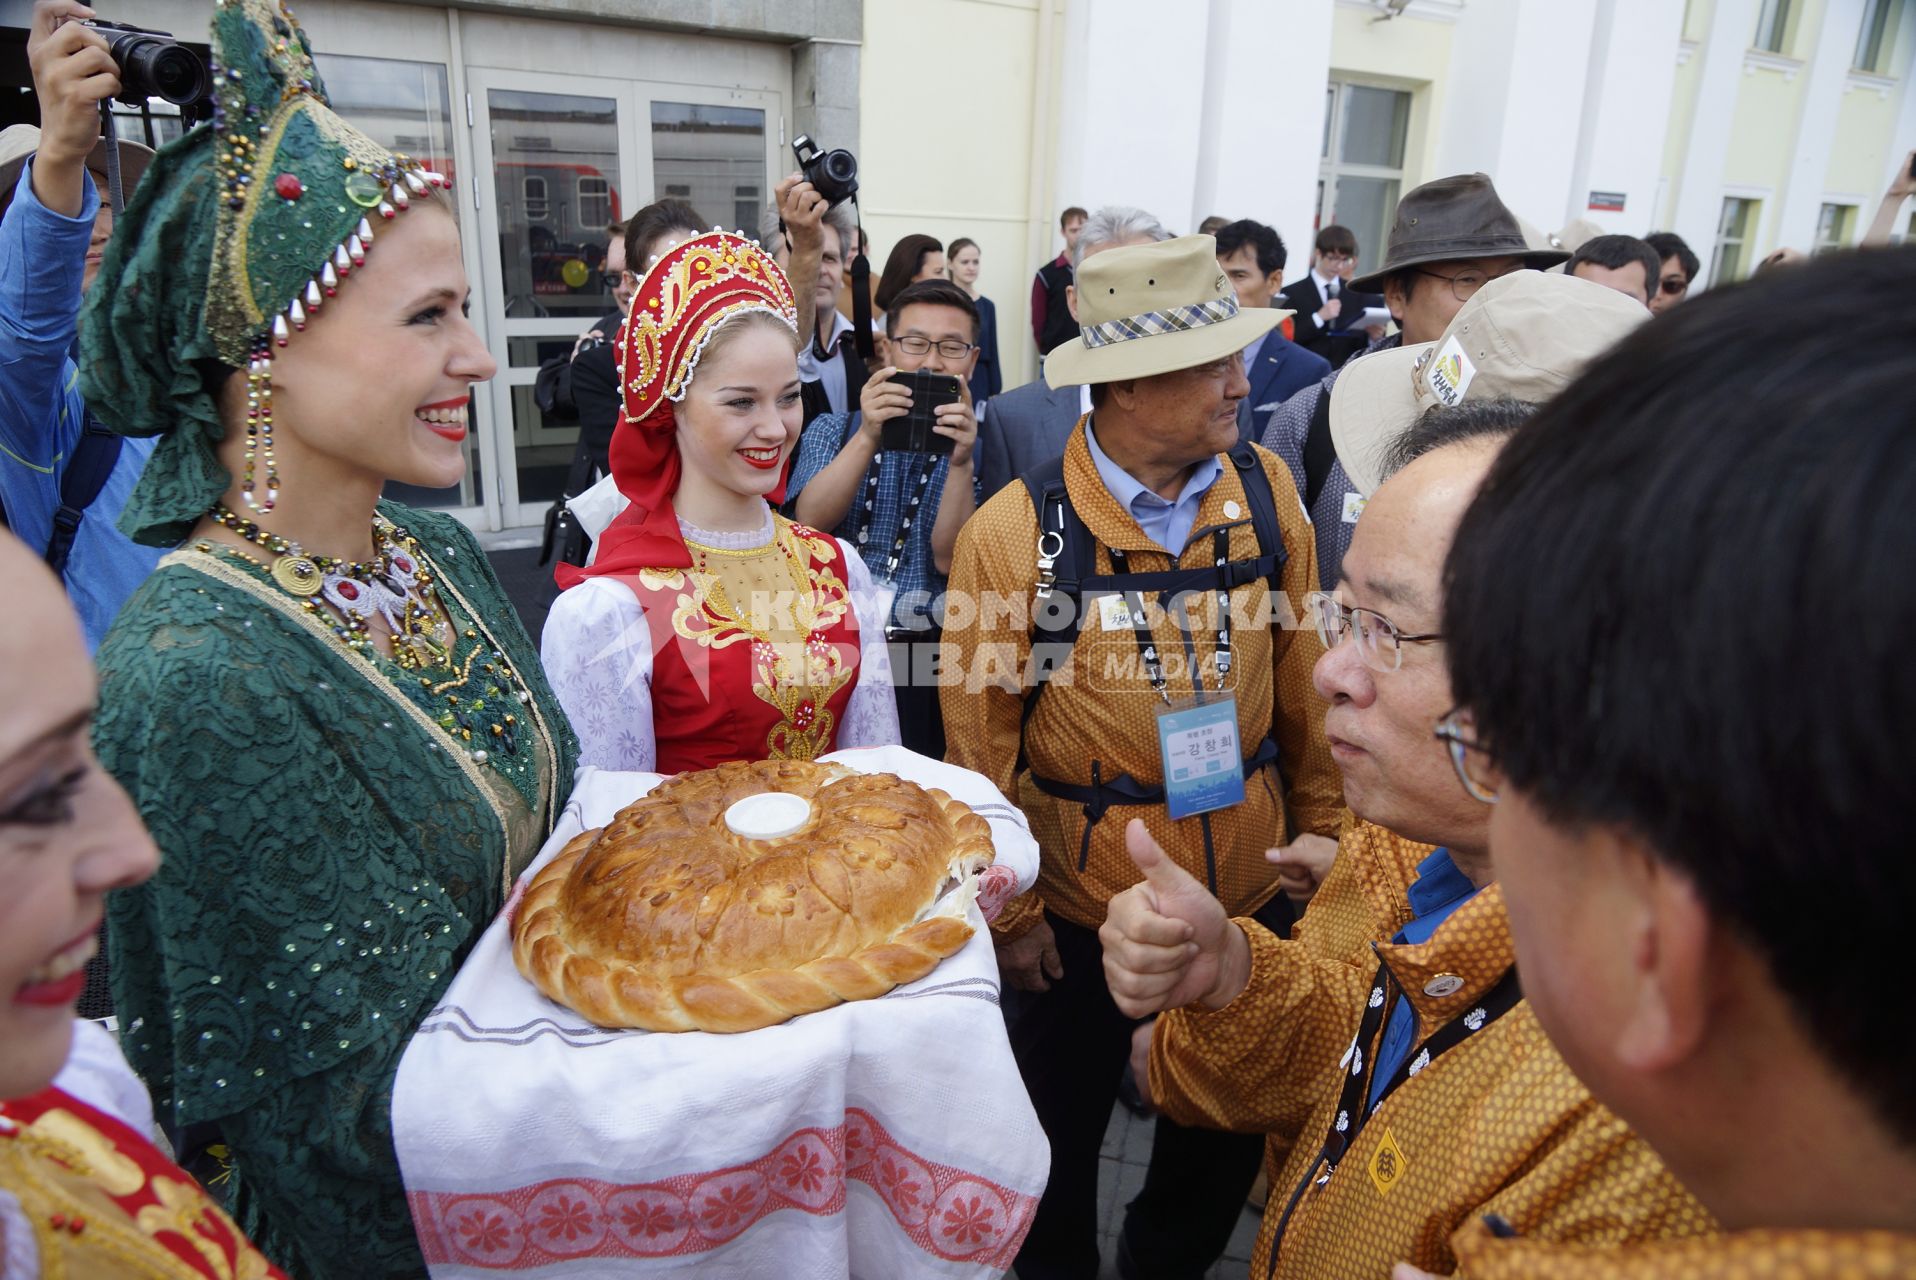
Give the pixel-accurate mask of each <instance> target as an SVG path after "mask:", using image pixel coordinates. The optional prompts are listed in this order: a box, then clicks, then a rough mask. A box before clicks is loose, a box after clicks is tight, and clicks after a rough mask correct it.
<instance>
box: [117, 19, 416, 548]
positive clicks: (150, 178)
mask: <svg viewBox="0 0 1916 1280" xmlns="http://www.w3.org/2000/svg"><path fill="white" fill-rule="evenodd" d="M212 48H213V68H212V70H213V86H214V96H215V105H214V111H213V121H212V123H211V124H210V125H201V126H199V127H198V128H196V129H194V130H193V131H192V132H190V133H188V134H187V135H186V136H185V137H183V138H181V139H179V140H178V141H176V142H173V143H171V144H169V145H168V146H166V147H163V148H161V150H160V152H159V154H158V155H157V156H156V157H155V158H154V161H153V164H152V167H151V168H150V169H149V170H148V171H147V175H146V178H145V180H144V181H143V182H141V183H140V186H139V188H138V190H137V191H136V192H135V193H134V195H133V198H132V199H131V200H130V201H129V202H128V204H127V208H126V212H125V214H124V215H123V216H122V217H121V218H120V220H119V222H118V224H117V225H116V226H115V228H114V234H113V239H112V241H111V243H109V244H108V246H107V252H106V258H105V261H103V262H102V263H101V265H100V273H99V275H98V276H97V277H96V278H95V280H94V283H93V286H92V288H91V289H90V290H88V294H87V302H86V307H85V309H84V311H83V312H82V314H81V323H80V391H81V394H82V395H83V396H84V397H85V399H86V402H87V405H88V407H89V408H90V409H91V410H92V412H93V414H94V415H95V416H96V417H97V418H98V419H99V420H100V421H101V422H103V423H104V424H106V425H107V426H109V427H111V428H112V429H113V430H115V431H118V432H120V433H122V434H124V435H134V436H155V435H157V436H163V437H164V438H163V439H162V440H161V441H160V443H159V446H158V447H157V448H155V450H154V451H153V456H152V458H151V459H149V460H148V462H147V465H146V469H145V471H144V472H143V473H142V475H141V477H140V483H139V485H138V487H137V488H136V489H135V490H134V492H133V496H132V497H131V498H130V499H129V500H128V502H127V506H126V510H125V511H124V512H123V513H122V515H121V517H120V527H121V528H122V529H123V530H125V531H126V533H127V534H128V535H129V536H131V537H132V538H134V539H135V540H136V541H139V542H144V543H149V544H152V545H156V546H171V545H173V544H175V543H178V542H180V541H181V540H183V539H184V538H185V537H186V536H187V534H188V533H189V532H190V531H191V529H192V527H193V525H194V523H195V522H196V521H198V520H199V518H200V517H201V516H202V515H204V514H206V512H207V511H208V510H209V509H210V508H212V507H213V506H214V505H215V504H216V503H218V502H219V501H220V499H221V497H222V496H223V495H224V494H225V492H226V490H227V488H228V486H229V485H230V484H231V483H232V477H231V476H230V475H229V474H228V473H227V471H226V468H225V467H223V466H222V465H221V464H220V461H219V458H218V456H217V455H216V453H215V452H214V450H215V446H216V445H217V444H218V442H219V441H220V439H221V438H222V436H223V434H224V432H223V430H222V428H221V425H220V419H219V409H218V406H217V405H216V404H215V402H214V396H213V384H212V382H211V381H210V380H209V378H208V374H209V373H210V372H211V371H210V370H207V369H205V368H203V367H202V365H203V362H205V361H208V360H212V361H217V362H218V363H220V364H223V365H227V366H229V367H231V368H234V369H244V370H246V371H247V393H248V407H247V425H246V430H247V436H248V439H247V450H246V473H245V475H244V476H243V478H242V488H243V490H244V492H245V497H246V503H247V505H248V506H250V507H252V508H253V510H254V511H256V512H259V513H261V514H264V513H266V512H269V511H271V510H272V509H273V503H274V500H275V498H276V497H277V495H278V491H279V475H278V472H277V470H276V469H275V467H274V463H273V436H272V356H273V352H274V351H275V350H276V349H277V348H279V347H284V346H285V345H286V344H287V342H288V341H289V340H290V339H291V337H292V335H293V334H294V333H296V332H298V331H299V330H302V329H304V328H305V327H306V323H307V318H308V317H309V316H310V315H311V314H312V313H314V312H317V311H319V310H320V309H321V308H322V307H323V306H325V303H326V299H328V298H330V297H332V296H333V295H334V294H335V293H336V292H337V291H338V289H339V288H340V285H341V282H342V281H343V280H344V279H345V278H346V277H348V276H350V275H351V274H352V272H353V269H354V268H355V267H358V266H360V265H361V264H362V263H364V262H365V260H366V254H367V253H368V252H369V251H370V249H371V247H372V242H373V227H374V225H375V219H380V220H384V219H390V218H393V217H395V216H397V214H398V213H399V212H400V211H401V210H403V209H405V208H406V207H407V206H408V205H409V204H410V203H411V201H412V199H413V198H414V197H417V196H423V195H426V194H428V193H430V192H431V191H432V190H433V189H434V188H435V187H441V186H448V185H450V184H449V183H448V181H447V180H446V179H445V178H443V177H441V176H440V175H438V174H436V173H433V172H431V171H430V170H428V169H426V168H425V167H424V166H422V165H421V164H420V163H419V162H418V161H416V160H413V159H411V158H410V157H407V156H404V155H399V154H395V153H394V152H391V151H388V150H386V149H385V148H384V147H382V146H380V145H379V144H378V143H376V142H374V141H373V140H372V139H371V138H369V137H367V136H366V135H365V134H364V133H361V132H360V131H359V130H358V129H355V128H354V127H353V126H352V125H350V124H348V123H346V121H345V120H343V119H341V118H340V117H339V116H338V115H336V114H334V112H333V109H332V108H331V106H329V105H328V104H327V101H326V91H325V87H324V86H323V85H322V84H321V82H320V78H319V72H318V70H317V69H316V68H315V67H314V65H313V51H312V45H311V44H310V43H309V42H308V40H307V39H306V33H305V32H304V31H302V30H301V29H300V27H299V24H298V22H296V21H295V20H294V18H293V15H292V13H291V11H290V10H288V9H287V8H286V7H285V5H284V4H278V3H275V2H274V0H215V2H214V11H213V23H212ZM256 463H257V464H258V465H259V466H260V467H262V468H263V469H264V472H265V476H264V490H265V491H264V493H263V494H261V493H259V492H258V488H257V486H256V481H255V474H254V472H255V464H256Z"/></svg>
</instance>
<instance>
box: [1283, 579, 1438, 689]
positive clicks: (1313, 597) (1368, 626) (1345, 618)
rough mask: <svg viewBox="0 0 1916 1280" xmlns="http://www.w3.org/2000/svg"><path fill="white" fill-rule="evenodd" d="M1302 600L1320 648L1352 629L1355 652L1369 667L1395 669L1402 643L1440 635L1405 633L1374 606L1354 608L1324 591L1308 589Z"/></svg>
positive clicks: (1331, 645)
mask: <svg viewBox="0 0 1916 1280" xmlns="http://www.w3.org/2000/svg"><path fill="white" fill-rule="evenodd" d="M1304 604H1305V607H1306V608H1308V609H1309V610H1310V612H1311V623H1312V625H1313V626H1315V627H1316V628H1317V638H1318V639H1319V640H1322V641H1323V642H1324V648H1326V649H1335V648H1336V647H1337V646H1338V645H1340V644H1342V643H1343V642H1344V633H1345V632H1346V631H1351V632H1354V633H1356V636H1357V656H1358V657H1359V658H1360V659H1362V660H1363V663H1364V665H1365V666H1367V667H1369V668H1370V669H1371V670H1373V671H1395V670H1397V668H1399V667H1401V666H1403V665H1404V649H1403V646H1404V645H1407V644H1429V643H1431V642H1432V641H1434V640H1442V639H1443V636H1442V635H1440V634H1438V633H1437V632H1435V631H1432V632H1428V633H1426V634H1424V635H1416V636H1408V635H1405V634H1404V633H1403V632H1401V631H1399V630H1398V629H1397V624H1396V623H1394V622H1392V621H1391V620H1390V619H1389V618H1386V617H1385V616H1384V615H1383V614H1381V613H1378V612H1377V611H1376V610H1375V609H1358V608H1352V607H1350V606H1348V605H1344V604H1341V603H1339V601H1338V599H1337V597H1336V596H1334V595H1332V594H1331V593H1330V592H1328V591H1313V592H1311V593H1310V594H1309V595H1308V596H1306V597H1304Z"/></svg>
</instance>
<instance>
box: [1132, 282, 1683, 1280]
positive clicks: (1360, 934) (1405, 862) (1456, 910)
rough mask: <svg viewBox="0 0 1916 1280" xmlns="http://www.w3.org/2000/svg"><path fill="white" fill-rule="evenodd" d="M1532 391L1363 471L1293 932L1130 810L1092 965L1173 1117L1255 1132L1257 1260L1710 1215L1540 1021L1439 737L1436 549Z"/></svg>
mask: <svg viewBox="0 0 1916 1280" xmlns="http://www.w3.org/2000/svg"><path fill="white" fill-rule="evenodd" d="M1559 283H1562V282H1559ZM1520 287H1521V286H1520ZM1525 412H1526V410H1525V408H1524V407H1523V406H1517V405H1512V404H1509V403H1508V402H1494V401H1493V402H1491V403H1489V404H1487V405H1475V404H1470V403H1465V404H1464V405H1463V406H1462V407H1461V408H1453V409H1446V410H1439V411H1438V412H1437V414H1436V415H1435V416H1434V417H1433V418H1432V419H1428V420H1424V421H1420V423H1419V425H1418V428H1417V429H1418V430H1420V431H1423V432H1425V435H1424V437H1423V438H1422V440H1421V443H1415V444H1413V445H1412V450H1413V451H1414V450H1415V449H1418V448H1428V449H1429V451H1428V452H1425V453H1422V454H1421V456H1418V457H1417V458H1416V459H1415V460H1414V461H1412V462H1410V463H1409V465H1407V466H1405V467H1404V468H1403V470H1401V471H1400V472H1398V473H1397V474H1395V475H1394V476H1393V477H1392V478H1390V479H1389V480H1387V481H1385V482H1384V483H1383V484H1382V486H1381V487H1379V488H1378V489H1377V490H1376V492H1375V494H1374V495H1373V497H1372V498H1371V501H1370V505H1369V506H1368V507H1367V508H1366V509H1365V512H1364V515H1363V518H1362V519H1361V520H1360V521H1359V522H1358V526H1357V530H1356V536H1355V537H1354V539H1353V540H1352V543H1351V547H1350V551H1349V553H1348V554H1347V555H1346V557H1345V559H1344V562H1343V569H1342V574H1343V580H1342V582H1341V583H1340V586H1339V590H1338V592H1337V597H1336V598H1335V599H1332V600H1323V599H1321V598H1320V600H1319V601H1318V606H1319V616H1320V617H1321V618H1323V619H1324V623H1323V625H1324V626H1325V628H1326V629H1327V630H1328V631H1330V632H1331V636H1330V637H1329V638H1330V640H1332V641H1334V643H1332V645H1331V647H1330V648H1329V649H1328V651H1327V652H1326V654H1325V656H1324V657H1323V658H1322V659H1321V660H1320V661H1319V662H1318V665H1317V673H1316V678H1317V685H1318V688H1319V690H1320V691H1321V692H1322V693H1323V694H1324V695H1325V697H1326V699H1327V700H1328V701H1329V703H1330V710H1329V712H1328V713H1327V715H1326V718H1325V732H1326V734H1327V736H1328V737H1329V739H1330V743H1331V749H1332V752H1333V754H1334V755H1335V756H1336V758H1337V761H1338V764H1339V766H1340V767H1341V768H1342V770H1343V775H1344V789H1345V795H1346V797H1347V799H1348V800H1349V801H1350V805H1351V808H1352V810H1353V811H1354V813H1355V815H1356V817H1355V819H1354V820H1353V821H1352V822H1351V823H1350V825H1349V826H1348V827H1347V829H1346V831H1345V834H1344V838H1343V841H1342V843H1341V845H1340V848H1339V851H1338V856H1337V860H1336V863H1335V864H1334V865H1333V867H1332V869H1331V872H1330V875H1329V878H1328V879H1327V880H1326V881H1325V883H1324V885H1323V887H1322V888H1320V889H1319V890H1318V893H1317V895H1316V897H1315V898H1314V899H1313V900H1312V902H1311V905H1310V908H1309V910H1308V911H1306V913H1305V915H1304V918H1303V920H1302V921H1301V922H1300V923H1299V924H1298V926H1297V929H1296V931H1295V933H1294V934H1293V936H1292V937H1290V938H1282V937H1279V936H1277V935H1275V934H1273V933H1271V932H1269V931H1268V930H1266V929H1264V928H1261V927H1259V926H1258V925H1257V924H1256V923H1254V922H1251V921H1242V920H1240V921H1233V920H1231V919H1230V918H1229V916H1228V915H1227V912H1226V909H1225V908H1224V906H1223V905H1222V904H1220V903H1219V902H1218V901H1217V900H1216V899H1215V898H1214V897H1213V896H1212V895H1210V894H1209V893H1207V892H1205V890H1204V888H1203V886H1202V885H1200V884H1198V883H1197V882H1196V881H1195V880H1193V879H1192V878H1191V877H1190V876H1188V875H1186V874H1185V873H1184V872H1182V871H1181V870H1179V869H1178V868H1176V867H1174V866H1172V865H1170V864H1169V863H1167V862H1166V861H1165V860H1164V859H1163V858H1162V856H1161V855H1160V854H1159V852H1158V850H1157V847H1156V845H1155V843H1154V842H1153V841H1151V840H1150V839H1149V837H1148V835H1147V834H1146V833H1145V832H1143V831H1142V830H1140V829H1135V828H1134V829H1133V831H1132V832H1131V833H1130V835H1131V852H1132V856H1133V858H1134V859H1135V860H1136V861H1137V863H1138V866H1139V867H1140V869H1141V870H1143V872H1144V873H1145V876H1146V879H1145V882H1144V883H1143V884H1141V885H1139V886H1137V887H1135V888H1133V889H1131V890H1128V891H1126V892H1125V893H1123V894H1120V895H1118V896H1117V897H1115V898H1113V899H1112V902H1111V908H1110V915H1109V918H1108V919H1107V921H1106V923H1105V925H1104V928H1103V929H1102V931H1101V934H1102V937H1103V940H1104V945H1105V972H1106V976H1107V979H1108V980H1109V982H1110V984H1111V990H1112V994H1113V995H1114V997H1116V999H1117V1001H1118V1005H1119V1007H1120V1008H1122V1009H1124V1010H1125V1012H1127V1013H1131V1014H1133V1015H1143V1014H1148V1013H1152V1012H1156V1011H1158V1010H1168V1012H1166V1013H1165V1014H1164V1016H1163V1017H1161V1018H1160V1019H1159V1020H1158V1022H1157V1023H1156V1026H1155V1034H1153V1033H1152V1032H1151V1031H1148V1030H1147V1031H1146V1032H1143V1033H1141V1035H1140V1047H1144V1046H1145V1045H1146V1044H1147V1043H1148V1054H1149V1058H1148V1078H1149V1083H1150V1092H1151V1095H1152V1097H1153V1099H1154V1100H1155V1101H1156V1102H1157V1103H1158V1105H1159V1106H1161V1107H1162V1108H1163V1110H1164V1111H1165V1113H1166V1114H1167V1115H1169V1116H1171V1117H1172V1118H1174V1119H1177V1120H1180V1121H1183V1122H1185V1123H1197V1124H1211V1125H1216V1126H1219V1127H1222V1128H1227V1129H1232V1130H1237V1131H1250V1132H1258V1133H1264V1134H1267V1135H1269V1137H1270V1143H1271V1147H1272V1149H1273V1154H1274V1156H1275V1157H1276V1159H1275V1164H1276V1166H1277V1172H1276V1173H1275V1174H1274V1176H1273V1178H1272V1182H1271V1194H1270V1199H1269V1201H1268V1203H1267V1206H1266V1209H1265V1215H1264V1222H1263V1224H1262V1228H1261V1230H1260V1231H1259V1234H1258V1240H1257V1244H1256V1247H1255V1250H1254V1253H1253V1266H1252V1274H1253V1275H1254V1276H1255V1277H1257V1280H1266V1277H1270V1276H1285V1277H1332V1276H1361V1275H1372V1276H1383V1275H1385V1274H1387V1273H1388V1272H1389V1269H1390V1267H1391V1264H1392V1263H1393V1262H1395V1261H1397V1260H1399V1259H1404V1258H1408V1259H1410V1260H1412V1261H1413V1262H1415V1263H1416V1264H1417V1265H1419V1266H1424V1267H1430V1268H1432V1269H1435V1270H1437V1271H1440V1272H1443V1273H1448V1272H1449V1271H1451V1270H1452V1268H1453V1265H1454V1262H1455V1259H1454V1258H1453V1257H1452V1256H1451V1254H1450V1252H1449V1247H1448V1244H1447V1237H1448V1236H1449V1234H1450V1233H1451V1232H1452V1231H1453V1230H1455V1229H1456V1228H1457V1227H1459V1226H1461V1225H1462V1224H1463V1223H1465V1222H1467V1221H1469V1220H1471V1219H1473V1218H1475V1217H1476V1216H1478V1215H1479V1214H1482V1213H1486V1212H1491V1213H1497V1214H1500V1215H1502V1217H1503V1218H1505V1219H1507V1220H1509V1221H1510V1222H1513V1223H1516V1224H1520V1226H1521V1229H1523V1230H1524V1231H1526V1232H1528V1233H1531V1234H1534V1235H1539V1236H1542V1237H1545V1238H1549V1239H1554V1240H1568V1241H1587V1242H1595V1243H1605V1244H1615V1243H1620V1242H1624V1241H1629V1240H1634V1239H1644V1238H1662V1237H1666V1236H1678V1237H1680V1236H1687V1235H1695V1234H1698V1233H1701V1232H1705V1231H1708V1230H1709V1229H1710V1228H1711V1225H1712V1224H1711V1222H1710V1220H1709V1217H1708V1215H1707V1214H1705V1213H1704V1212H1703V1211H1702V1209H1701V1208H1700V1207H1699V1206H1698V1205H1697V1204H1696V1203H1695V1201H1694V1200H1692V1199H1691V1198H1690V1197H1689V1196H1688V1195H1687V1194H1685V1193H1684V1192H1683V1190H1682V1189H1681V1187H1679V1186H1678V1185H1677V1183H1676V1181H1675V1180H1674V1179H1673V1178H1672V1177H1671V1176H1670V1174H1669V1172H1668V1171H1667V1170H1665V1169H1664V1168H1663V1166H1662V1164H1661V1163H1660V1162H1659V1161H1658V1160H1657V1158H1656V1157H1655V1155H1654V1154H1653V1153H1652V1152H1651V1151H1650V1150H1649V1149H1648V1148H1647V1147H1645V1146H1644V1145H1643V1144H1642V1143H1640V1142H1638V1141H1636V1140H1635V1139H1634V1138H1633V1137H1632V1136H1631V1134H1630V1132H1629V1130H1628V1128H1627V1127H1626V1126H1625V1125H1624V1124H1623V1122H1622V1121H1620V1120H1618V1119H1617V1117H1616V1116H1615V1115H1613V1114H1611V1113H1610V1112H1609V1111H1607V1110H1606V1109H1604V1108H1603V1107H1602V1106H1601V1105H1599V1104H1598V1103H1596V1102H1595V1101H1594V1100H1593V1099H1592V1098H1591V1097H1590V1094H1589V1092H1588V1091H1587V1090H1586V1089H1584V1087H1583V1086H1582V1085H1581V1084H1580V1083H1579V1082H1578V1081H1577V1079H1576V1077H1575V1076H1574V1075H1572V1074H1571V1072H1570V1070H1569V1068H1568V1067H1566V1066H1565V1065H1564V1062H1563V1060H1562V1059H1561V1058H1560V1057H1558V1055H1557V1054H1556V1053H1555V1052H1554V1051H1552V1050H1551V1048H1550V1045H1549V1043H1548V1042H1547V1041H1546V1040H1545V1038H1544V1036H1543V1034H1542V1032H1541V1030H1540V1029H1539V1027H1538V1026H1537V1022H1536V1019H1535V1017H1534V1016H1533V1015H1532V1014H1531V1012H1530V1009H1529V1006H1528V1005H1527V1004H1525V1003H1524V1001H1523V999H1522V991H1521V989H1520V988H1519V986H1518V983H1517V980H1516V973H1515V971H1514V967H1513V954H1512V950H1511V943H1510V935H1509V931H1508V929H1507V927H1506V922H1505V917H1504V909H1503V899H1502V896H1501V891H1500V889H1499V887H1498V886H1497V885H1496V884H1495V883H1493V882H1492V876H1491V865H1490V860H1489V857H1488V819H1487V814H1486V811H1485V807H1484V806H1483V805H1482V804H1480V803H1479V802H1477V801H1476V800H1474V799H1472V798H1471V797H1470V796H1468V795H1465V794H1464V793H1463V792H1462V791H1461V790H1460V789H1459V788H1458V787H1457V784H1456V778H1455V776H1454V773H1453V771H1452V769H1451V766H1450V763H1449V760H1448V759H1447V757H1446V752H1445V748H1444V746H1443V745H1442V744H1441V743H1439V742H1437V741H1436V740H1435V739H1433V737H1432V736H1431V725H1432V723H1433V722H1434V721H1435V720H1436V719H1437V718H1438V717H1439V716H1440V715H1441V714H1442V713H1443V711H1444V710H1445V709H1446V708H1448V707H1449V705H1450V700H1449V699H1450V691H1449V687H1448V680H1447V678H1446V675H1445V671H1444V662H1443V653H1442V648H1441V639H1442V637H1441V635H1440V632H1441V630H1442V628H1441V626H1440V618H1441V617H1442V608H1443V588H1442V579H1441V569H1442V565H1443V557H1444V552H1445V549H1446V548H1447V546H1448V544H1449V540H1450V536H1451V531H1452V530H1453V529H1454V528H1455V526H1456V522H1457V520H1458V518H1459V516H1460V515H1461V514H1462V512H1463V510H1464V508H1465V507H1466V506H1467V505H1468V503H1469V502H1470V500H1471V497H1472V496H1473V494H1474V493H1475V492H1476V489H1477V486H1478V484H1479V482H1480V481H1481V479H1482V477H1483V474H1484V472H1485V471H1486V470H1487V469H1488V468H1489V466H1490V464H1491V461H1492V459H1493V458H1494V457H1495V454H1496V450H1497V449H1498V447H1500V446H1501V444H1502V442H1503V437H1504V436H1505V435H1507V434H1508V433H1509V432H1510V430H1511V429H1512V428H1513V427H1514V426H1515V424H1516V423H1517V422H1518V421H1521V419H1522V417H1523V415H1524V413H1525ZM1444 441H1447V443H1442V442H1444ZM1433 445H1434V446H1435V447H1431V446H1433ZM1433 846H1435V847H1434V848H1433ZM1380 961H1381V963H1380ZM1147 1036H1148V1037H1149V1039H1148V1041H1147V1040H1146V1037H1147Z"/></svg>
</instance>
